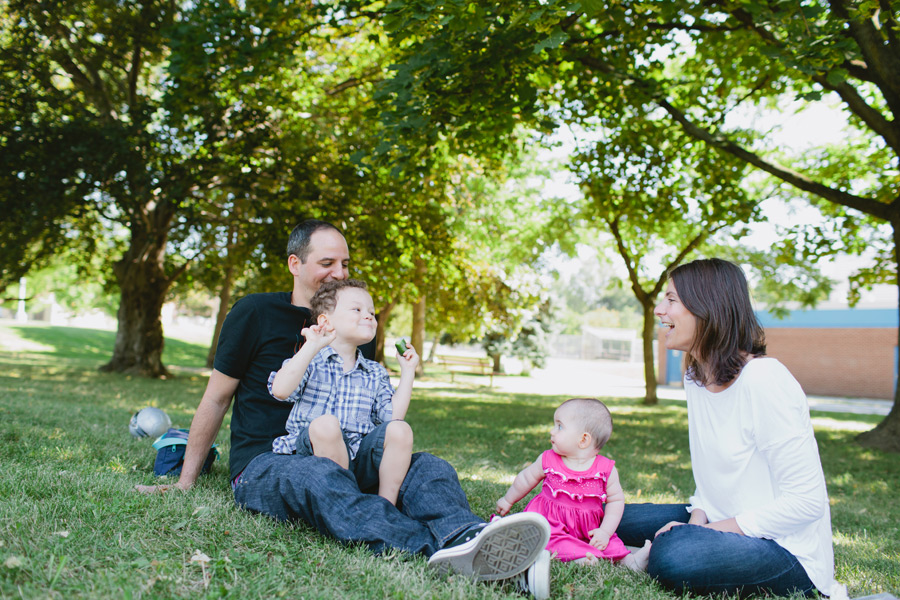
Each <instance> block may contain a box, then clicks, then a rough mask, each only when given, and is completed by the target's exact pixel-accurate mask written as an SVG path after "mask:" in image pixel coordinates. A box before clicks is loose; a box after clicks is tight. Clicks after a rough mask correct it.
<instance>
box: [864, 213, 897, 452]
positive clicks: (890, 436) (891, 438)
mask: <svg viewBox="0 0 900 600" xmlns="http://www.w3.org/2000/svg"><path fill="white" fill-rule="evenodd" d="M891 226H892V227H893V232H894V264H896V265H900V222H897V223H891ZM897 286H898V288H900V276H898V277H897ZM897 310H898V314H900V304H898V307H897ZM897 333H898V340H897V343H898V345H900V327H898V328H897ZM897 383H898V384H900V378H898V380H897ZM856 441H857V442H858V443H859V445H860V446H865V447H866V448H875V449H877V450H884V451H885V452H900V387H897V386H896V385H895V387H894V405H893V406H892V407H891V412H889V413H888V414H887V416H886V417H885V418H884V420H882V421H881V423H879V424H878V425H876V426H875V429H872V430H870V431H866V432H864V433H861V434H859V435H858V436H856Z"/></svg>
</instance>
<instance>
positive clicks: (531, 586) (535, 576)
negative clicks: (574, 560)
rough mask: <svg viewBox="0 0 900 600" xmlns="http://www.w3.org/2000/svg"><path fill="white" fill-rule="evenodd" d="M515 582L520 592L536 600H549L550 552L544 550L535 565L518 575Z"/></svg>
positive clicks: (514, 579)
mask: <svg viewBox="0 0 900 600" xmlns="http://www.w3.org/2000/svg"><path fill="white" fill-rule="evenodd" d="M513 582H514V583H515V584H516V588H517V589H518V590H519V592H521V593H523V594H528V595H530V596H531V597H532V598H534V600H547V599H548V598H549V597H550V551H549V550H544V551H543V552H541V553H540V554H538V557H537V560H536V561H534V564H532V565H531V566H530V567H528V570H527V571H524V572H522V573H519V574H518V575H516V576H515V577H514V578H513Z"/></svg>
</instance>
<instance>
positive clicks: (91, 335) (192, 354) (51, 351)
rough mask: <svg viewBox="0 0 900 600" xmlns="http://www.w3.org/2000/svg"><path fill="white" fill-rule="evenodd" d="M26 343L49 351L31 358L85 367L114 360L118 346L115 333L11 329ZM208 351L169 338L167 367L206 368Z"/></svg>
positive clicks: (10, 328)
mask: <svg viewBox="0 0 900 600" xmlns="http://www.w3.org/2000/svg"><path fill="white" fill-rule="evenodd" d="M8 329H9V330H10V331H12V332H14V333H15V334H16V335H17V336H19V337H20V338H22V339H23V340H27V341H29V342H32V343H35V344H40V345H41V346H44V347H45V348H46V349H39V350H38V349H35V350H29V351H28V352H27V353H28V354H36V355H42V356H51V355H52V356H53V357H54V358H55V359H67V360H75V361H78V362H80V363H82V364H84V363H86V362H95V363H96V364H97V366H98V367H99V366H100V365H102V364H104V363H106V362H107V361H108V360H109V359H110V358H111V357H112V352H113V348H114V346H115V343H116V333H115V332H114V331H103V330H99V329H84V328H80V327H58V326H52V327H51V326H46V327H45V326H35V325H29V326H27V327H22V326H9V327H8ZM208 349H209V348H208V347H205V346H201V345H197V344H190V343H187V342H183V341H181V340H176V339H172V338H166V339H165V343H164V346H163V364H166V365H170V366H178V367H197V368H199V367H204V366H205V364H206V354H207V351H208Z"/></svg>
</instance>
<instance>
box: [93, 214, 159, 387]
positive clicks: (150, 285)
mask: <svg viewBox="0 0 900 600" xmlns="http://www.w3.org/2000/svg"><path fill="white" fill-rule="evenodd" d="M148 206H150V207H152V208H151V209H149V210H141V209H146V207H148ZM173 206H174V205H173V204H172V203H168V202H165V201H163V200H160V201H159V202H151V203H148V204H145V205H144V206H143V207H141V208H139V209H138V210H136V214H135V215H134V216H133V217H132V219H131V223H130V231H131V243H130V245H129V246H128V250H127V251H126V252H125V255H124V256H123V257H122V259H121V260H119V261H118V262H117V263H115V264H114V265H113V271H114V272H115V274H116V280H117V281H118V283H119V289H120V290H121V297H120V300H119V311H118V330H117V331H116V345H115V348H114V349H113V356H112V358H111V359H110V361H109V362H108V363H106V364H105V365H103V366H102V367H100V370H101V371H113V372H116V373H131V374H135V375H142V376H144V377H166V376H168V375H169V372H168V371H167V370H166V368H165V367H164V366H163V363H162V352H163V330H162V322H161V320H160V314H161V312H162V305H163V303H164V302H165V299H166V293H167V292H168V290H169V286H170V285H171V283H172V280H173V279H172V278H169V277H167V276H166V273H165V270H164V269H163V257H164V256H165V251H166V243H167V241H168V235H169V228H170V226H171V221H172V216H173V215H174V209H173Z"/></svg>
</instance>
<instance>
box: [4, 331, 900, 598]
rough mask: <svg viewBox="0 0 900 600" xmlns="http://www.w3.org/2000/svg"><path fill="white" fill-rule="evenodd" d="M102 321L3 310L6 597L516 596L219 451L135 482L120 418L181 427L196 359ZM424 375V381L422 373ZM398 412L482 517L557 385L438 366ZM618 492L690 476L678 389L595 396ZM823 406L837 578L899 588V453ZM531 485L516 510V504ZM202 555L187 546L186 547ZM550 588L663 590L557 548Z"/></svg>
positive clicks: (677, 497) (147, 456) (662, 490)
mask: <svg viewBox="0 0 900 600" xmlns="http://www.w3.org/2000/svg"><path fill="white" fill-rule="evenodd" d="M113 340H114V334H113V333H111V332H104V331H95V330H86V329H75V328H62V327H40V326H18V325H12V324H7V325H3V324H0V598H20V597H22V598H47V597H50V598H198V597H202V598H216V597H234V598H242V599H243V598H280V597H285V598H329V599H331V598H338V597H339V598H411V599H412V598H446V599H450V598H454V599H462V598H485V599H487V598H490V599H497V598H520V596H518V595H517V594H516V592H515V590H514V589H513V588H512V587H511V586H509V585H505V584H493V585H485V584H474V583H472V582H470V581H468V580H467V579H465V578H462V577H459V576H455V575H451V576H448V577H440V576H438V575H436V574H434V573H432V572H431V571H429V570H428V569H426V568H425V560H424V559H423V558H421V557H411V556H408V555H403V554H393V555H389V556H382V557H375V556H372V555H371V554H370V553H368V551H366V550H365V549H364V548H361V547H350V548H346V547H343V546H341V545H340V544H338V543H336V542H334V541H331V540H327V539H324V538H323V537H322V536H320V535H318V534H317V533H315V532H314V531H312V530H310V529H309V528H307V527H306V526H305V525H302V524H296V525H286V524H277V523H274V522H272V521H271V520H269V519H267V518H265V517H261V516H255V515H251V514H248V513H245V512H242V511H240V510H238V509H236V508H235V507H234V504H233V501H232V499H231V494H230V488H229V486H228V480H227V465H226V463H227V453H228V445H229V443H228V428H227V424H228V422H227V420H226V426H225V427H223V428H222V430H221V432H220V433H219V438H218V443H219V445H220V449H222V450H223V458H225V460H223V461H220V462H219V463H217V464H216V466H215V468H214V469H213V472H212V473H211V474H210V475H208V476H205V477H203V478H202V479H201V481H200V483H199V484H198V486H197V487H196V488H195V489H194V490H192V491H191V492H190V493H187V494H182V493H170V494H166V495H162V496H142V495H139V494H137V493H135V492H133V491H132V488H133V486H134V485H135V484H149V483H154V482H156V481H157V478H156V477H154V475H153V471H152V467H153V460H154V457H155V453H154V451H153V449H152V448H151V447H150V444H151V441H152V440H136V439H133V438H131V436H129V435H128V428H127V425H128V420H129V418H130V417H131V415H132V414H133V413H134V412H135V411H136V410H137V409H139V408H141V407H144V406H147V405H153V406H158V407H160V408H162V409H164V410H165V411H166V412H167V413H168V414H169V415H170V416H171V417H172V419H173V421H174V423H175V425H176V426H180V427H187V426H189V425H190V419H191V416H192V414H193V411H194V409H195V408H196V406H197V403H198V401H199V399H200V396H201V394H202V391H203V389H204V387H205V384H206V377H205V376H204V375H203V374H202V372H198V370H197V369H187V368H185V369H173V371H175V372H176V376H175V377H174V378H172V379H169V380H166V381H155V380H146V379H140V378H134V377H128V376H122V375H115V374H107V373H99V372H98V371H97V367H98V366H99V365H100V364H102V363H104V362H105V361H106V360H108V357H109V355H110V350H111V348H112V346H113ZM205 357H206V348H204V347H202V346H193V345H190V344H186V343H184V342H177V341H174V340H167V343H166V351H165V354H164V359H165V361H166V363H167V364H168V365H170V366H177V367H199V366H200V365H202V364H203V362H204V360H205ZM426 383H427V384H428V385H427V386H426V385H425V384H426ZM422 384H423V385H420V386H419V387H417V389H416V390H415V393H414V397H413V403H412V406H411V408H410V413H409V415H408V420H409V422H410V423H411V424H412V426H413V429H414V431H415V436H416V442H415V444H416V450H424V451H428V452H432V453H434V454H436V455H438V456H440V457H442V458H445V459H447V460H448V461H450V462H451V463H452V464H453V465H454V466H455V467H456V468H457V471H458V472H459V476H460V480H461V482H462V486H463V489H464V490H465V491H466V493H467V495H468V497H469V501H470V503H471V505H472V509H473V511H474V512H475V513H476V514H479V515H481V516H483V517H487V516H488V515H490V514H491V513H492V512H493V508H494V503H495V501H496V499H497V498H498V497H500V496H501V495H502V494H503V492H504V491H505V490H506V488H507V486H508V485H509V484H510V483H511V482H512V479H513V477H514V476H515V474H516V473H517V472H518V470H519V469H521V468H522V467H523V466H524V465H525V464H526V463H528V462H531V461H533V460H534V459H535V458H536V457H537V456H538V454H540V453H541V452H542V451H543V450H545V449H546V448H547V447H548V435H549V426H550V422H551V419H552V414H553V410H554V408H555V407H556V406H557V405H558V404H559V402H561V401H562V400H563V399H564V398H563V397H548V396H536V395H521V394H520V395H509V394H501V393H498V392H494V391H491V390H489V389H487V388H481V387H473V386H467V385H464V384H455V385H451V384H450V378H449V375H447V374H445V373H441V372H440V371H434V372H433V373H430V374H429V375H428V376H427V377H426V378H424V379H423V380H422ZM603 400H604V401H605V402H607V403H608V404H609V406H610V408H611V410H612V412H613V415H614V419H615V427H616V428H615V432H614V433H613V437H612V440H611V441H610V442H609V444H608V445H607V446H606V448H605V450H604V452H605V453H606V454H607V455H609V456H610V457H612V458H613V459H615V460H616V461H617V467H618V469H619V472H620V474H621V479H622V485H623V487H624V489H625V492H626V496H627V501H629V502H634V501H650V502H683V501H685V500H686V499H687V497H688V495H689V493H690V492H691V491H692V488H693V480H692V477H691V472H690V465H689V452H688V440H687V415H686V411H685V407H684V404H683V403H678V402H663V403H662V404H661V405H660V406H658V407H653V408H648V407H644V406H641V405H640V403H639V401H637V400H633V399H618V398H603ZM814 416H822V417H828V419H827V428H820V429H817V431H816V436H817V438H818V440H819V447H820V451H821V455H822V461H823V464H824V468H825V475H826V478H827V480H828V489H829V493H830V496H831V508H832V519H833V527H834V542H835V557H836V563H837V576H838V579H839V580H840V581H842V582H844V583H846V584H847V585H848V587H849V591H850V595H851V596H862V595H866V594H874V593H877V592H883V591H886V592H891V593H893V594H894V595H900V566H898V565H900V535H898V523H900V502H898V501H897V499H896V497H895V496H896V494H897V492H898V490H900V485H898V483H900V460H898V457H897V456H896V455H888V454H883V453H879V452H874V451H871V450H865V449H862V448H860V447H858V446H856V445H855V444H854V443H853V437H854V435H855V434H856V430H858V429H859V428H860V426H864V425H866V424H868V425H874V424H875V423H877V422H878V420H879V418H880V417H876V416H860V415H851V414H835V413H816V414H814ZM524 505H525V500H523V501H522V502H521V503H520V504H518V505H517V507H516V509H514V510H521V508H522V507H524ZM198 551H199V552H200V553H202V554H203V555H205V556H206V557H208V560H205V559H204V560H201V561H197V560H194V561H192V560H191V559H192V557H193V556H195V553H197V552H198ZM551 575H552V588H551V594H552V597H553V598H591V599H597V600H603V599H613V598H650V599H669V598H674V597H675V596H673V595H671V594H668V593H666V592H664V591H662V590H661V589H660V588H659V587H658V586H656V585H655V584H654V583H653V582H651V581H650V580H649V579H648V578H646V577H645V576H642V575H638V574H634V573H631V572H629V571H627V570H626V569H624V568H619V567H615V566H613V565H611V564H602V565H600V566H599V567H595V568H585V567H579V566H577V565H572V564H563V563H558V562H555V563H553V566H552V571H551Z"/></svg>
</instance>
